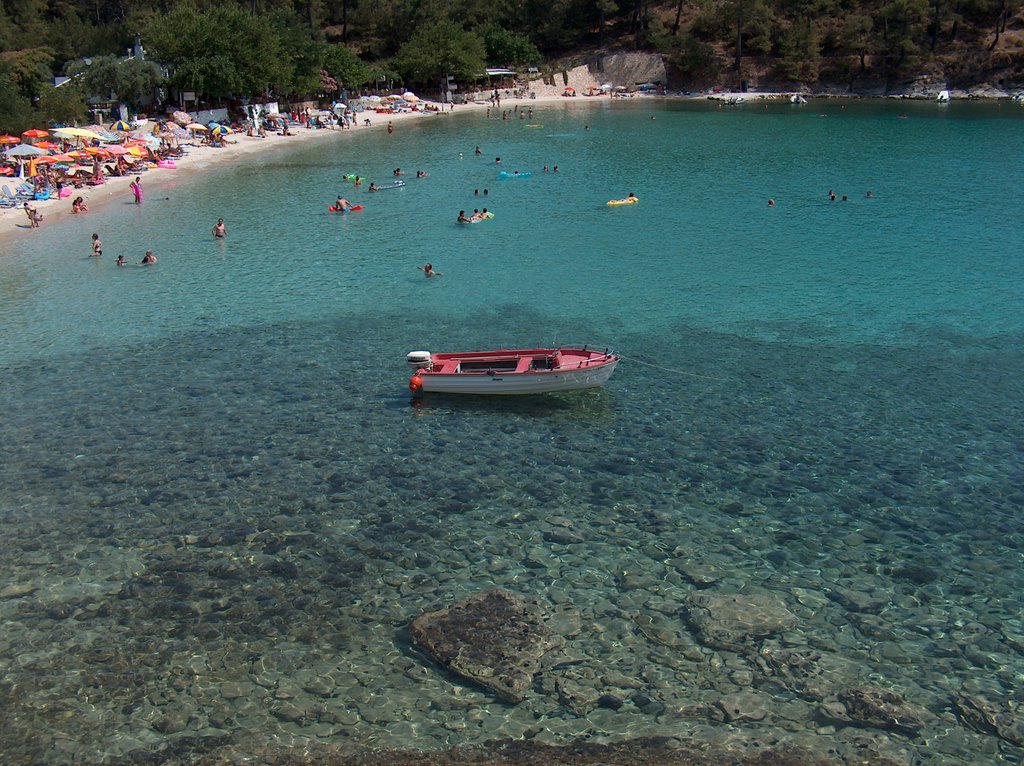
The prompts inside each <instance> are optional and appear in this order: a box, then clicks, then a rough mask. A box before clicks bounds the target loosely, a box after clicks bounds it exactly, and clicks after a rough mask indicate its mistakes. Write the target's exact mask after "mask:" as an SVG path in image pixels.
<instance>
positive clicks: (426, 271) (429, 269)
mask: <svg viewBox="0 0 1024 766" xmlns="http://www.w3.org/2000/svg"><path fill="white" fill-rule="evenodd" d="M416 268H417V269H419V270H420V271H422V272H423V276H425V277H428V278H429V277H443V276H444V274H442V273H441V272H440V271H434V267H433V265H432V264H429V263H428V264H427V265H426V266H417V267H416Z"/></svg>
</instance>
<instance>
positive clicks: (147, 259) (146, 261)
mask: <svg viewBox="0 0 1024 766" xmlns="http://www.w3.org/2000/svg"><path fill="white" fill-rule="evenodd" d="M154 263H156V256H155V255H153V251H152V250H147V251H146V254H145V255H144V256H143V257H142V260H141V261H139V265H140V266H152V265H153V264H154Z"/></svg>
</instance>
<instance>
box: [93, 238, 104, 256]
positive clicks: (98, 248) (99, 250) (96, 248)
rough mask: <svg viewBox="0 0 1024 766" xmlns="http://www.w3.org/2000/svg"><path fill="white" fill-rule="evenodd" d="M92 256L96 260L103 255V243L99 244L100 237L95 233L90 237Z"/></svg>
mask: <svg viewBox="0 0 1024 766" xmlns="http://www.w3.org/2000/svg"><path fill="white" fill-rule="evenodd" d="M92 254H93V256H95V257H96V258H99V257H100V256H101V255H103V243H102V242H100V235H99V234H95V233H94V234H93V235H92Z"/></svg>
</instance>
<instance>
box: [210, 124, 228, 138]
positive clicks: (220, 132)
mask: <svg viewBox="0 0 1024 766" xmlns="http://www.w3.org/2000/svg"><path fill="white" fill-rule="evenodd" d="M230 132H231V128H229V127H228V126H227V125H218V126H217V127H216V128H211V129H210V135H211V136H226V135H227V134H228V133H230Z"/></svg>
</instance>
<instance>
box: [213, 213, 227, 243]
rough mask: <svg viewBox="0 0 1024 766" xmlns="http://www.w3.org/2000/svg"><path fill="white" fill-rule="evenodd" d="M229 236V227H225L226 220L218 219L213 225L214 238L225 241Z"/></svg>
mask: <svg viewBox="0 0 1024 766" xmlns="http://www.w3.org/2000/svg"><path fill="white" fill-rule="evenodd" d="M227 235H228V227H227V226H225V225H224V219H223V218H218V219H217V223H215V224H214V225H213V236H214V237H216V238H217V239H224V237H226V236H227Z"/></svg>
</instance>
